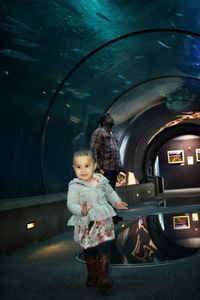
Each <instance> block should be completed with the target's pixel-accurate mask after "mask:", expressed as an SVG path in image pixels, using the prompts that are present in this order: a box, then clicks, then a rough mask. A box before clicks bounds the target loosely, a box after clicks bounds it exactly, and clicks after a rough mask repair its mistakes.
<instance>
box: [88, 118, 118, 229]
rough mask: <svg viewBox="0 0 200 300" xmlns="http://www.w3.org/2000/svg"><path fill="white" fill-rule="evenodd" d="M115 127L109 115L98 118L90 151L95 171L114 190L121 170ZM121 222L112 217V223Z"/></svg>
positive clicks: (116, 217)
mask: <svg viewBox="0 0 200 300" xmlns="http://www.w3.org/2000/svg"><path fill="white" fill-rule="evenodd" d="M114 125H115V123H114V120H113V118H112V116H111V115H110V114H109V113H106V114H104V115H103V116H102V117H101V118H100V127H99V128H97V129H95V130H94V132H93V134H92V138H91V150H92V151H93V153H94V157H95V160H96V162H97V170H98V172H99V173H101V174H103V175H104V176H105V177H106V178H107V179H108V180H109V181H110V185H111V186H112V188H113V189H115V185H116V181H117V175H118V173H119V171H120V169H121V161H120V152H119V144H118V141H117V138H116V136H115V134H114V133H113V131H112V127H113V126H114ZM121 220H123V218H122V217H119V216H118V215H116V216H115V217H113V221H114V223H115V224H116V223H118V222H119V221H121Z"/></svg>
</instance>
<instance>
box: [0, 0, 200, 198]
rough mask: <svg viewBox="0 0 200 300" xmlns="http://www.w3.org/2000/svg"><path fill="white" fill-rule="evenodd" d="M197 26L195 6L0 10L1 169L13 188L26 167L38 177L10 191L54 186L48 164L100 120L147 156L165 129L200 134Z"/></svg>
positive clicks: (116, 4) (56, 5)
mask: <svg viewBox="0 0 200 300" xmlns="http://www.w3.org/2000/svg"><path fill="white" fill-rule="evenodd" d="M199 16H200V6H199V1H198V0H194V1H181V0H177V1H174V0H168V1H167V0H162V1H157V0H155V1H149V0H140V1H139V0H138V1H131V0H91V1H86V0H76V1H73V0H71V1H70V0H48V1H47V0H44V1H28V0H17V1H11V0H2V1H1V3H0V18H1V22H0V38H1V44H0V65H1V73H0V76H1V78H0V80H1V101H0V106H1V120H0V122H1V132H2V137H3V138H4V140H5V143H4V147H3V150H2V156H3V157H4V164H5V166H4V167H5V169H6V172H7V173H6V174H7V176H8V177H13V178H14V177H15V178H16V176H18V175H19V174H21V173H22V174H23V175H26V174H27V172H28V171H27V168H29V170H30V169H31V167H32V164H33V163H34V167H33V168H32V173H33V174H39V176H38V182H37V183H36V186H35V187H34V188H33V187H31V188H30V189H29V188H25V191H24V190H23V189H24V188H22V187H21V188H19V184H18V185H17V186H18V187H15V188H14V190H15V189H16V190H18V189H19V192H18V194H20V190H21V191H23V192H22V193H21V194H26V193H29V192H30V194H32V193H36V191H38V190H40V191H43V186H46V187H47V186H50V184H48V183H50V182H55V181H58V180H57V179H56V178H55V177H54V175H53V173H55V172H56V171H57V170H58V169H59V168H60V167H61V166H62V163H61V162H60V163H58V165H57V166H55V165H56V164H55V165H52V162H51V161H52V159H54V157H55V154H56V156H59V157H60V156H61V157H64V155H66V153H67V154H70V155H71V153H72V152H73V150H74V149H75V147H74V146H73V145H74V143H75V141H76V140H74V136H80V134H81V133H83V134H85V135H86V140H89V136H90V134H91V132H92V130H93V129H94V128H95V126H97V124H98V120H99V116H100V115H101V114H102V113H104V112H105V111H109V112H111V113H112V115H113V117H114V119H115V122H116V131H117V132H118V135H119V138H120V141H121V144H122V147H124V149H125V151H126V147H127V140H128V139H129V137H130V136H132V139H133V137H134V140H135V141H136V143H137V142H138V145H139V144H141V140H143V141H144V144H142V145H143V147H148V145H149V143H151V142H152V140H154V139H155V137H156V136H158V135H159V134H160V132H161V131H164V130H165V129H166V128H167V129H168V128H169V127H171V126H177V125H180V124H182V123H185V124H188V125H189V126H192V125H199V119H200V112H199V106H200V99H199V95H200V68H199V67H200V30H199V29H200V21H199ZM58 130H59V134H60V137H58V134H57V132H58ZM173 134H175V133H174V131H173ZM62 139H65V140H67V141H68V142H67V143H66V142H65V143H64V144H63V146H61V147H62V148H63V149H62V151H61V150H60V149H56V147H55V144H57V145H62V142H61V140H62ZM69 145H71V147H70V150H68V148H67V147H68V146H69ZM136 147H137V145H136ZM57 148H58V147H57ZM50 149H53V150H54V151H52V150H50ZM127 149H128V148H127ZM25 153H26V155H25ZM27 153H29V155H27ZM124 157H125V156H124ZM9 158H10V159H9ZM8 165H9V168H7V166H8ZM67 166H70V167H71V165H70V163H69V164H67V163H66V167H67ZM63 181H64V179H63ZM55 184H57V188H56V189H55V190H57V191H60V190H62V184H61V186H60V183H58V182H57V183H55ZM22 185H23V186H26V187H27V186H28V185H29V184H28V183H27V182H26V183H25V182H23V183H22ZM5 189H6V188H5ZM47 190H49V189H48V188H47ZM53 191H54V190H53ZM51 192H52V190H51ZM4 195H5V191H4Z"/></svg>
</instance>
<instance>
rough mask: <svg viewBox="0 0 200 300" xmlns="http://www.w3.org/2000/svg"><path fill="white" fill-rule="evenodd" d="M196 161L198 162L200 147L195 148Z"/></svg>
mask: <svg viewBox="0 0 200 300" xmlns="http://www.w3.org/2000/svg"><path fill="white" fill-rule="evenodd" d="M196 161H198V162H200V148H199V149H196Z"/></svg>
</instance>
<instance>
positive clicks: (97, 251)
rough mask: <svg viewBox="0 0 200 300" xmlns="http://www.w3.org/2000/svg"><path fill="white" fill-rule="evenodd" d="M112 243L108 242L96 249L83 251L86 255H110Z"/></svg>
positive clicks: (91, 248)
mask: <svg viewBox="0 0 200 300" xmlns="http://www.w3.org/2000/svg"><path fill="white" fill-rule="evenodd" d="M110 246H111V242H110V241H107V242H104V243H101V244H99V245H97V246H95V247H90V248H87V249H84V250H83V253H84V255H100V254H108V255H109V254H110Z"/></svg>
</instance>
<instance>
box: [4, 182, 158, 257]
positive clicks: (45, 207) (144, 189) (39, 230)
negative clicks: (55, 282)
mask: <svg viewBox="0 0 200 300" xmlns="http://www.w3.org/2000/svg"><path fill="white" fill-rule="evenodd" d="M116 192H117V193H118V194H119V196H120V197H121V198H122V200H124V201H127V202H128V203H129V205H130V206H131V205H134V204H135V203H138V202H140V201H145V200H148V199H151V198H152V197H154V196H155V188H154V185H153V184H152V183H147V184H136V185H133V186H128V187H127V188H126V187H125V188H124V187H120V188H117V189H116ZM70 216H71V214H70V212H69V211H68V209H67V207H66V193H59V194H50V195H40V196H34V197H28V198H16V199H10V200H9V199H8V200H4V201H1V202H0V237H1V243H0V253H9V252H12V251H15V250H18V249H22V248H24V247H25V246H28V245H30V244H32V243H36V242H39V241H41V240H44V239H48V238H50V237H52V236H53V235H55V234H58V233H61V232H64V231H65V230H69V229H70V228H71V227H68V226H67V220H68V219H69V217H70ZM33 221H35V222H36V227H35V228H32V229H29V230H27V229H26V224H27V223H29V222H33ZM72 236H73V234H72Z"/></svg>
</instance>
